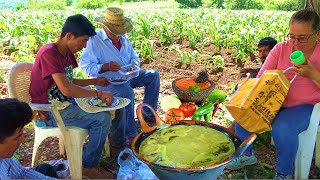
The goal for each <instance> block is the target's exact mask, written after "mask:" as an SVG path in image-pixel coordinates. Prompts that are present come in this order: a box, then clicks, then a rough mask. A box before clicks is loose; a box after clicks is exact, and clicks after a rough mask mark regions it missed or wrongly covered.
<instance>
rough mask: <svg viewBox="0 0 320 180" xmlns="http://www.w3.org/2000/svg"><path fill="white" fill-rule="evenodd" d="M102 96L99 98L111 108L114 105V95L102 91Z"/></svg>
mask: <svg viewBox="0 0 320 180" xmlns="http://www.w3.org/2000/svg"><path fill="white" fill-rule="evenodd" d="M100 92H101V94H99V98H100V99H101V100H102V102H104V103H106V105H107V106H110V105H111V104H112V103H113V100H114V98H113V95H112V93H111V92H108V91H100Z"/></svg>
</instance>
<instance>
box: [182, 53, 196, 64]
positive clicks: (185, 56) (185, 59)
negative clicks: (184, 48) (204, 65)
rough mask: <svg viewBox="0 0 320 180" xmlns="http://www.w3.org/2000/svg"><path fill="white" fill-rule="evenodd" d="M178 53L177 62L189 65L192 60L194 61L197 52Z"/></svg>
mask: <svg viewBox="0 0 320 180" xmlns="http://www.w3.org/2000/svg"><path fill="white" fill-rule="evenodd" d="M178 53H179V60H180V62H181V63H182V64H191V63H192V62H193V61H194V60H196V58H197V56H198V51H192V52H181V51H178Z"/></svg>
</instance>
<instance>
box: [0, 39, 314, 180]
mask: <svg viewBox="0 0 320 180" xmlns="http://www.w3.org/2000/svg"><path fill="white" fill-rule="evenodd" d="M175 45H176V46H179V48H180V50H181V51H189V52H190V51H193V49H190V48H189V47H190V45H189V44H188V43H187V42H178V41H176V42H175ZM153 48H154V54H155V58H154V59H153V60H150V59H141V61H142V68H143V69H157V70H158V71H159V72H160V77H161V88H160V97H159V99H161V98H162V97H164V96H167V95H173V94H174V92H173V91H172V86H171V83H172V81H173V80H174V79H177V78H180V77H190V76H196V75H197V74H198V73H199V72H200V71H202V70H204V69H205V66H204V65H203V64H202V63H200V61H199V59H198V60H194V61H193V62H192V63H191V64H190V65H186V64H181V63H179V59H178V54H177V52H176V51H169V50H168V49H169V48H168V47H161V46H157V44H156V43H155V44H154V47H153ZM213 48H214V47H213V45H212V44H207V45H206V46H205V48H204V50H203V52H202V54H207V55H209V56H213V55H215V54H214V51H213ZM219 54H220V55H221V56H222V57H223V58H224V60H225V68H223V69H221V70H220V69H214V68H213V67H212V66H210V67H209V68H207V70H208V71H209V73H210V76H209V78H210V79H211V80H212V81H213V82H215V86H216V88H217V89H221V90H224V91H225V92H230V89H231V87H232V86H233V85H234V83H235V82H237V80H238V78H239V72H240V69H241V68H243V67H256V66H258V64H257V63H256V62H254V60H255V59H256V54H255V53H254V54H252V55H251V57H248V59H247V60H246V62H245V63H244V64H242V63H241V62H238V63H236V62H235V59H234V57H235V50H232V49H221V50H220V53H219ZM14 64H15V60H14V59H13V58H11V57H8V56H4V55H1V56H0V68H1V69H2V72H4V73H5V75H7V73H8V70H9V69H10V68H11V67H12V66H13V65H14ZM5 97H8V91H7V88H6V84H5V82H3V81H2V82H0V98H5ZM142 99H143V89H142V88H140V89H136V99H135V102H136V103H140V102H141V101H142ZM157 113H158V114H159V115H161V116H163V114H164V112H163V110H161V108H159V110H158V112H157ZM217 123H220V124H221V122H217ZM222 125H223V123H222ZM33 136H34V132H33V130H32V126H30V128H27V129H26V137H27V140H26V143H24V144H23V145H22V147H21V148H19V150H18V151H17V154H18V155H19V160H20V161H21V162H22V164H24V165H26V166H30V165H31V157H32V147H33ZM57 144H58V140H57V138H48V139H47V140H45V141H44V142H43V144H42V145H41V147H40V151H41V158H40V159H41V161H44V162H45V161H47V160H51V159H59V158H61V157H64V156H61V155H59V150H58V146H57ZM255 154H256V156H257V158H258V161H259V165H262V166H263V167H266V168H267V169H269V170H271V171H274V164H275V162H276V160H275V150H274V147H273V146H271V145H263V146H259V148H255ZM109 165H110V163H109ZM106 166H108V163H107V165H106ZM113 166H114V165H113ZM106 168H107V169H109V170H110V171H112V172H114V173H116V168H114V167H111V168H108V167H106ZM251 168H252V167H251ZM253 168H254V167H253ZM248 171H250V168H249V170H248ZM232 173H234V172H230V171H228V170H225V174H226V178H236V177H235V176H232ZM248 174H250V172H249V173H248ZM251 178H254V179H261V178H266V177H265V176H263V175H261V176H259V175H255V176H251ZM269 178H270V177H269ZM271 178H272V177H271ZM309 178H312V179H317V178H318V179H319V178H320V170H319V169H317V168H315V166H314V162H313V164H312V167H311V172H310V176H309Z"/></svg>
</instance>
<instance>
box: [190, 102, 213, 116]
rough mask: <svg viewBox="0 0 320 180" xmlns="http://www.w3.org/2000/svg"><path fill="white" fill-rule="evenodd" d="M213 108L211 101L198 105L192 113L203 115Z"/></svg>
mask: <svg viewBox="0 0 320 180" xmlns="http://www.w3.org/2000/svg"><path fill="white" fill-rule="evenodd" d="M213 109H214V105H213V104H211V103H207V104H205V105H203V106H201V107H199V108H198V109H197V110H196V111H195V112H194V115H195V116H204V115H206V114H208V113H210V112H211V111H213Z"/></svg>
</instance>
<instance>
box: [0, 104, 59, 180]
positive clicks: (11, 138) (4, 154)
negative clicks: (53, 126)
mask: <svg viewBox="0 0 320 180" xmlns="http://www.w3.org/2000/svg"><path fill="white" fill-rule="evenodd" d="M31 120H32V110H31V108H30V106H29V105H28V104H27V103H24V102H20V101H19V100H17V99H13V98H6V99H0V124H1V126H0V179H49V178H52V177H49V176H46V175H44V174H42V173H40V172H38V171H36V170H35V169H38V170H39V169H41V170H40V171H42V170H44V171H43V172H46V173H47V175H51V176H56V175H54V174H55V172H53V171H52V166H51V165H49V164H41V165H40V166H38V167H37V168H34V169H31V168H27V167H24V166H22V165H21V164H20V162H19V161H18V160H16V159H15V158H14V157H13V154H14V153H15V151H16V150H17V149H18V148H19V146H20V145H21V144H22V143H23V142H24V140H25V138H24V135H23V129H24V126H25V125H27V124H28V123H30V122H31ZM50 173H51V174H50Z"/></svg>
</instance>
